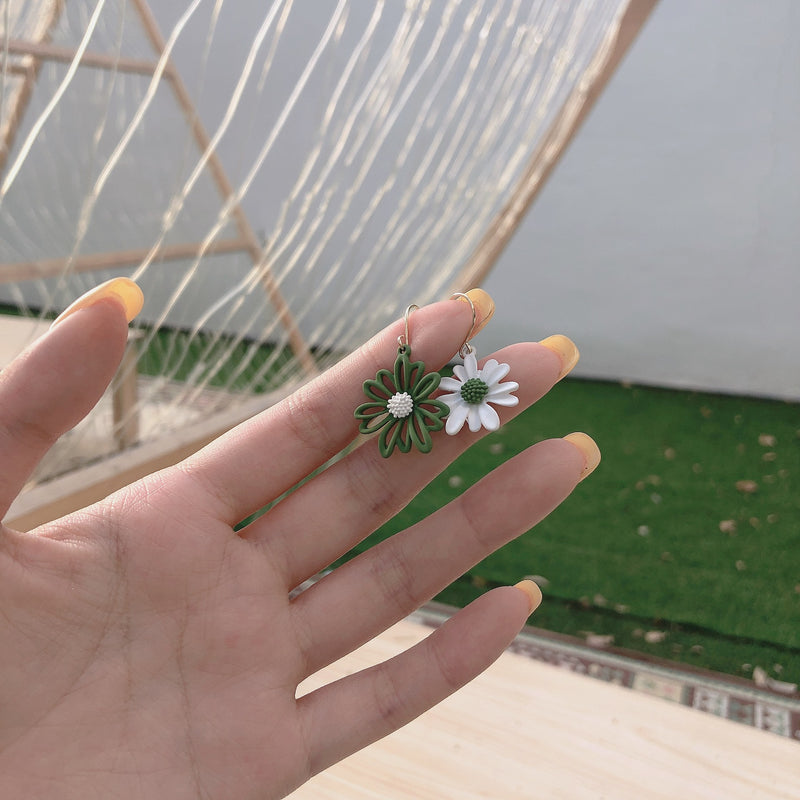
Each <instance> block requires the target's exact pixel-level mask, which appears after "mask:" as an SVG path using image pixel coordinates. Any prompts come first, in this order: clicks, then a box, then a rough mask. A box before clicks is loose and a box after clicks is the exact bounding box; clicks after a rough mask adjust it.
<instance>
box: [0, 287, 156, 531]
mask: <svg viewBox="0 0 800 800" xmlns="http://www.w3.org/2000/svg"><path fill="white" fill-rule="evenodd" d="M142 303H143V296H142V292H141V290H140V289H139V287H138V286H137V285H136V284H135V283H133V281H130V280H128V279H127V278H116V279H114V280H111V281H108V282H107V283H104V284H101V285H100V286H98V287H96V288H95V289H93V290H91V291H90V292H87V294H85V295H83V297H81V298H79V299H78V300H77V301H76V302H75V303H73V304H72V305H71V306H70V307H69V308H68V309H67V310H66V311H65V312H64V313H63V314H62V315H61V316H60V317H59V318H58V319H57V320H56V322H55V323H54V324H53V327H51V329H50V330H49V331H48V332H47V333H46V334H45V335H44V336H42V337H41V338H40V339H38V340H37V341H36V342H34V343H33V344H32V345H31V346H30V347H29V348H28V349H27V350H26V351H24V352H23V353H22V354H20V355H19V356H18V357H17V358H16V359H15V360H14V361H13V362H12V363H11V364H10V365H9V366H8V367H7V368H6V369H4V370H3V371H2V372H0V519H1V518H2V517H3V516H4V515H5V513H6V511H8V508H9V506H10V505H11V503H12V502H13V500H14V498H15V497H16V496H17V494H18V493H19V491H20V490H21V489H22V487H23V485H24V484H25V481H26V480H27V479H28V477H29V476H30V474H31V472H32V471H33V469H34V468H35V467H36V465H37V464H38V463H39V461H40V460H41V458H42V456H44V454H45V453H46V452H47V451H48V450H49V449H50V447H51V446H52V445H53V443H54V442H55V441H56V439H58V437H59V436H61V435H62V434H63V433H65V432H66V431H68V430H69V429H70V428H72V427H74V426H75V425H77V423H78V422H80V421H81V419H83V417H85V416H86V415H87V414H88V413H89V411H91V409H92V408H93V407H94V405H95V404H96V403H97V401H98V400H99V399H100V397H101V396H102V394H103V392H104V391H105V389H106V387H107V386H108V384H109V383H110V381H111V379H112V377H113V376H114V373H115V371H116V369H117V367H118V366H119V363H120V361H121V359H122V355H123V353H124V350H125V343H126V340H127V328H128V322H129V321H130V320H131V319H133V318H134V317H135V316H136V314H138V313H139V311H140V310H141V308H142Z"/></svg>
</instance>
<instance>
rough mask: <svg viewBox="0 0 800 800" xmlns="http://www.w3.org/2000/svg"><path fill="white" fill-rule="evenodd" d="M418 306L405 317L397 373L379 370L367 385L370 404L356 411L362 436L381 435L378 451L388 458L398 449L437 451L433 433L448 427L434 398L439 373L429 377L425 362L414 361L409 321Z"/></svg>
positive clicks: (440, 404) (444, 411)
mask: <svg viewBox="0 0 800 800" xmlns="http://www.w3.org/2000/svg"><path fill="white" fill-rule="evenodd" d="M416 308H418V306H416V305H413V304H412V305H410V306H409V307H408V308H407V309H406V313H405V325H406V330H405V336H399V337H398V338H397V343H398V345H399V347H398V348H397V358H395V360H394V369H393V370H388V369H379V370H378V374H377V375H376V376H375V378H374V379H372V380H367V381H364V394H365V395H366V396H367V402H366V403H362V404H361V405H360V406H359V407H358V408H357V409H356V410H355V418H356V419H357V420H360V422H361V424H360V425H359V427H358V430H359V431H360V432H361V433H380V437H379V439H378V450H379V451H380V454H381V455H382V456H383V457H384V458H388V457H389V456H390V455H391V454H392V452H393V451H394V449H395V447H396V448H397V449H398V450H400V452H401V453H407V452H409V450H411V447H412V446H415V447H416V448H417V449H418V450H419V451H420V452H422V453H429V452H430V451H431V448H432V447H433V439H432V438H431V433H432V432H434V431H440V430H441V429H442V428H443V427H444V419H443V417H444V416H445V415H446V414H447V413H448V412H449V410H450V409H449V408H448V406H446V405H445V404H444V403H443V402H441V400H434V399H433V398H432V397H431V395H432V394H433V393H434V392H435V391H436V389H437V388H438V387H439V381H440V380H441V377H440V375H439V373H438V372H429V373H427V374H426V373H425V364H424V362H422V361H412V360H411V345H410V344H409V336H408V318H409V316H410V315H411V312H412V311H414V310H415V309H416Z"/></svg>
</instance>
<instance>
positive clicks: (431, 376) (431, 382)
mask: <svg viewBox="0 0 800 800" xmlns="http://www.w3.org/2000/svg"><path fill="white" fill-rule="evenodd" d="M441 379H442V376H441V375H440V374H439V373H438V372H429V373H428V374H427V375H425V376H423V377H422V378H420V380H419V381H418V383H417V385H416V387H415V388H414V391H413V393H412V395H411V396H412V397H413V399H414V400H423V399H424V398H426V397H428V396H429V395H431V394H433V393H434V392H435V391H436V389H438V388H439V381H441Z"/></svg>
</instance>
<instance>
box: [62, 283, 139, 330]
mask: <svg viewBox="0 0 800 800" xmlns="http://www.w3.org/2000/svg"><path fill="white" fill-rule="evenodd" d="M107 297H113V298H114V299H115V300H118V301H119V302H120V303H121V304H122V306H123V308H124V309H125V317H126V319H127V320H128V322H130V321H131V320H133V319H134V318H135V317H136V315H137V314H138V313H139V312H140V311H141V310H142V306H143V305H144V295H143V294H142V290H141V289H140V288H139V287H138V286H137V285H136V284H135V283H134V282H133V281H132V280H130V279H129V278H112V279H111V280H110V281H106V282H105V283H101V284H100V285H99V286H95V287H94V289H90V290H89V291H88V292H86V294H83V295H81V296H80V297H79V298H78V299H77V300H76V301H75V302H74V303H72V304H71V305H70V306H68V307H67V308H66V309H64V311H62V312H61V314H59V315H58V317H56V319H55V321H54V322H53V325H57V324H58V323H59V322H62V321H63V320H65V319H66V318H67V317H69V316H70V315H71V314H74V313H75V312H76V311H80V310H81V309H82V308H89V306H93V305H94V304H95V303H97V302H99V301H100V300H105V299H106V298H107ZM51 327H52V326H51Z"/></svg>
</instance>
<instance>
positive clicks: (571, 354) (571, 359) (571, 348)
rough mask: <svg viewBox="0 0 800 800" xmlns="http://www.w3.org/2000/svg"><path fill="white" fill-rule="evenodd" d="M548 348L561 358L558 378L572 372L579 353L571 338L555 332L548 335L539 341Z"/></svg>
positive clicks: (579, 355)
mask: <svg viewBox="0 0 800 800" xmlns="http://www.w3.org/2000/svg"><path fill="white" fill-rule="evenodd" d="M539 344H540V345H543V346H544V347H546V348H547V349H548V350H552V351H553V352H554V353H555V354H556V355H557V356H558V357H559V358H560V359H561V372H559V374H558V380H561V379H562V378H563V377H564V376H565V375H568V374H569V373H570V372H572V369H573V367H574V366H575V365H576V364H577V363H578V359H579V358H580V357H581V354H580V353H579V352H578V348H577V347H576V346H575V342H573V341H572V339H568V338H567V337H566V336H562V335H561V334H560V333H557V334H556V335H555V336H548V337H547V338H546V339H542V341H541V342H539Z"/></svg>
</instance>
